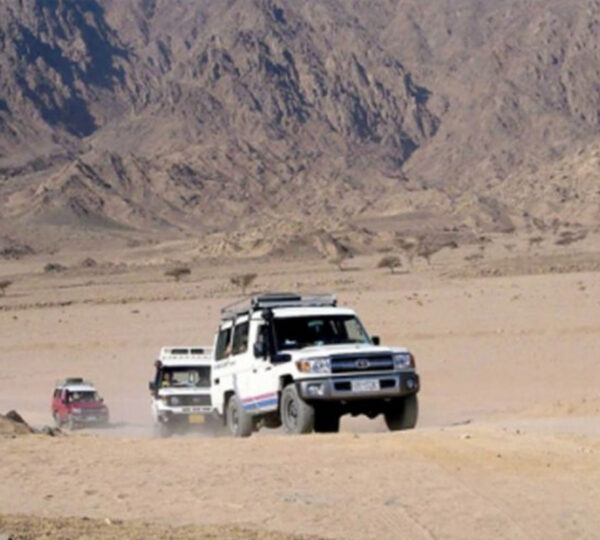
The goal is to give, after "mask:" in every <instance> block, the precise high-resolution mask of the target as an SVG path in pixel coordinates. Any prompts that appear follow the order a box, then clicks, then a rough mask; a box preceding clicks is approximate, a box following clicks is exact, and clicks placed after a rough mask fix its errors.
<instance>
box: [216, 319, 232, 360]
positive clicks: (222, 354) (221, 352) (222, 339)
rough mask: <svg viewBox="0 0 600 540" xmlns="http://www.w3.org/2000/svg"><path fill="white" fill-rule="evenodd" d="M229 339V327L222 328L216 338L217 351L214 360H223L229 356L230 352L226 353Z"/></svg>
mask: <svg viewBox="0 0 600 540" xmlns="http://www.w3.org/2000/svg"><path fill="white" fill-rule="evenodd" d="M230 338H231V326H230V327H229V328H222V329H221V330H219V337H218V338H217V350H216V355H215V356H216V359H217V360H223V358H226V357H227V356H229V354H230V351H228V347H229V341H230Z"/></svg>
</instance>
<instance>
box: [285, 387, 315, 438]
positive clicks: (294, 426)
mask: <svg viewBox="0 0 600 540" xmlns="http://www.w3.org/2000/svg"><path fill="white" fill-rule="evenodd" d="M281 423H282V424H283V427H284V429H285V430H286V431H287V432H288V433H291V434H294V435H300V434H302V433H311V432H312V430H313V429H314V427H315V410H314V408H313V407H312V406H310V405H309V404H308V403H306V402H305V401H304V400H303V399H302V398H301V397H300V395H299V394H298V390H297V389H296V387H295V386H294V385H293V384H290V385H288V386H286V387H285V388H284V390H283V392H282V393H281Z"/></svg>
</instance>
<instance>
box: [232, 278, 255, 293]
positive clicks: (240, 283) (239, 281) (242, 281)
mask: <svg viewBox="0 0 600 540" xmlns="http://www.w3.org/2000/svg"><path fill="white" fill-rule="evenodd" d="M256 278H257V274H237V275H235V276H231V277H230V278H229V281H230V283H231V284H232V285H235V286H236V287H239V288H240V289H241V291H242V294H246V289H247V288H248V287H249V286H250V285H251V284H252V283H253V282H254V280H255V279H256Z"/></svg>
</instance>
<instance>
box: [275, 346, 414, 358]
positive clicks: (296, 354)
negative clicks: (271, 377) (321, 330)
mask: <svg viewBox="0 0 600 540" xmlns="http://www.w3.org/2000/svg"><path fill="white" fill-rule="evenodd" d="M281 352H282V353H287V354H290V355H291V356H292V359H293V360H296V359H298V358H303V359H308V358H319V357H323V356H333V355H338V354H340V355H343V354H394V353H405V352H409V351H408V349H407V348H405V347H382V346H381V345H367V344H362V343H352V344H344V345H321V346H318V347H304V348H303V349H290V350H286V351H281Z"/></svg>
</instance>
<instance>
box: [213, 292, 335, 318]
mask: <svg viewBox="0 0 600 540" xmlns="http://www.w3.org/2000/svg"><path fill="white" fill-rule="evenodd" d="M335 306H337V299H336V297H335V295H333V294H293V293H262V294H255V295H252V296H251V297H250V298H245V299H244V300H240V301H239V302H235V303H233V304H230V305H228V306H225V307H224V308H223V309H222V310H221V319H233V318H235V317H237V316H238V315H242V314H244V313H251V312H253V311H258V310H261V309H273V308H282V307H335Z"/></svg>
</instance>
